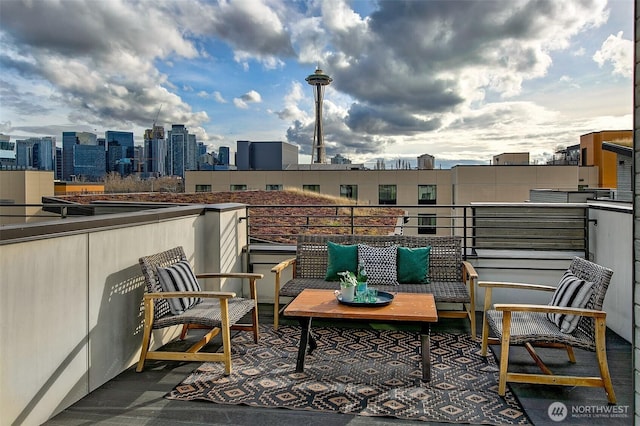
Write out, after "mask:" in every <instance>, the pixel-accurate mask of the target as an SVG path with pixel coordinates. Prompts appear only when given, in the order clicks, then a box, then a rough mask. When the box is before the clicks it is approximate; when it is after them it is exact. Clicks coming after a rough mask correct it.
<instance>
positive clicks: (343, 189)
mask: <svg viewBox="0 0 640 426" xmlns="http://www.w3.org/2000/svg"><path fill="white" fill-rule="evenodd" d="M340 196H341V197H345V198H348V199H350V200H357V199H358V185H340Z"/></svg>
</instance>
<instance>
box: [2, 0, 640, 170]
mask: <svg viewBox="0 0 640 426" xmlns="http://www.w3.org/2000/svg"><path fill="white" fill-rule="evenodd" d="M632 38H633V1H632V0H610V1H606V0H562V1H558V0H547V1H544V0H532V1H526V0H522V1H519V0H496V1H493V0H471V1H464V0H449V1H430V0H411V1H400V0H392V1H365V0H353V1H347V0H311V1H291V0H237V1H233V0H221V1H212V0H167V1H163V0H149V1H145V0H84V1H76V0H1V1H0V133H4V134H5V135H10V136H11V140H15V139H22V138H25V137H31V136H54V137H56V139H57V140H58V144H60V143H61V140H62V132H63V131H91V132H95V133H97V134H98V135H99V136H101V137H102V136H104V132H105V131H106V130H121V131H131V132H134V135H135V139H136V143H137V144H141V143H142V136H143V133H144V129H146V128H150V127H151V126H152V123H153V122H154V120H155V119H156V116H157V117H158V119H157V122H158V123H159V124H162V125H164V126H165V128H167V129H168V128H170V127H171V124H185V125H186V126H187V127H188V129H189V130H190V131H191V132H192V133H195V134H196V135H197V140H198V141H201V142H204V143H206V144H207V145H208V146H209V148H210V149H211V150H215V151H217V150H218V148H219V147H220V146H229V147H230V148H231V149H232V150H235V146H236V141H237V140H252V141H261V140H280V141H287V142H290V143H293V144H296V145H298V146H299V152H300V162H301V163H308V162H309V161H310V158H311V157H310V152H311V147H312V140H313V129H314V111H313V107H314V102H313V91H312V87H311V86H309V85H308V84H307V83H306V81H305V77H307V76H308V75H309V74H312V73H313V72H314V70H315V69H316V67H317V66H320V68H322V70H323V71H324V72H325V73H326V74H329V75H330V76H331V78H333V82H332V83H331V85H330V86H328V87H327V89H326V91H325V101H324V110H323V114H324V120H323V128H324V133H325V146H326V152H327V157H328V158H329V157H332V156H334V155H335V154H337V153H340V154H342V155H344V156H346V157H349V158H351V159H352V160H353V161H354V162H364V163H367V164H368V165H371V164H374V163H375V161H376V160H377V159H384V160H385V161H387V162H391V163H394V162H397V161H398V160H401V159H404V160H411V161H412V164H413V165H415V161H416V157H417V156H418V155H421V154H425V153H427V154H431V155H434V156H435V157H436V166H441V167H448V166H450V165H451V164H455V163H468V162H480V163H484V164H487V163H488V161H489V160H490V159H491V158H492V156H493V155H496V154H500V153H504V152H521V151H528V152H530V153H531V159H532V160H533V161H537V162H542V161H544V160H545V159H546V158H548V157H549V156H550V155H551V154H552V153H553V152H554V151H555V150H556V148H558V147H564V146H568V145H573V144H576V143H579V138H580V135H582V134H585V133H590V132H595V131H600V130H621V129H631V128H632V111H633V107H632V102H633V100H632V93H633V86H632V58H633V43H632Z"/></svg>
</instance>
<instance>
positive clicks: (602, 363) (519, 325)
mask: <svg viewBox="0 0 640 426" xmlns="http://www.w3.org/2000/svg"><path fill="white" fill-rule="evenodd" d="M569 269H571V270H572V271H573V272H574V273H575V274H576V275H577V276H579V277H580V278H582V279H586V280H588V281H592V282H594V293H593V295H592V296H591V298H590V300H589V303H588V304H587V308H585V309H578V308H566V307H557V306H549V305H532V304H506V303H501V304H495V305H494V306H493V309H491V304H492V302H491V299H492V290H493V289H519V290H528V291H546V292H554V291H555V287H552V286H546V285H535V284H522V283H508V282H487V281H481V282H479V283H478V286H479V287H480V288H484V290H485V298H484V317H483V322H482V355H483V356H487V348H488V345H490V344H492V345H493V344H500V345H501V350H500V373H499V383H498V394H499V395H501V396H504V395H505V392H506V384H507V382H514V383H534V384H547V385H571V386H589V387H602V388H604V390H605V392H606V394H607V400H608V402H609V403H611V404H615V403H616V397H615V393H614V390H613V384H612V382H611V376H610V374H609V367H608V363H607V351H606V344H605V333H606V315H607V314H606V313H605V312H604V311H602V310H601V308H602V301H603V300H604V294H605V292H606V289H607V287H608V284H609V281H610V279H611V275H612V274H613V272H612V271H611V270H610V269H608V268H604V267H602V266H600V265H597V264H594V263H592V262H589V261H587V260H585V259H581V258H577V257H576V258H574V260H573V261H572V264H571V266H570V267H569ZM549 299H551V295H550V297H549ZM547 313H559V314H570V315H577V316H580V321H579V323H578V327H577V328H576V330H575V331H574V332H572V333H570V334H567V333H562V332H561V331H560V330H559V328H558V327H557V326H556V325H555V324H553V323H552V322H551V321H549V320H548V319H547V316H546V315H547ZM490 330H491V331H492V332H493V334H494V335H496V336H497V338H491V337H489V332H490ZM514 345H520V346H524V347H525V348H526V350H527V352H529V354H530V355H531V357H532V358H533V360H534V362H535V364H536V365H537V366H538V367H539V368H540V370H541V371H542V374H531V373H515V372H509V371H508V366H509V349H510V346H514ZM534 347H552V348H562V349H564V350H566V351H567V355H568V358H569V361H570V362H571V363H575V362H576V358H575V354H574V350H573V349H574V347H579V348H581V349H585V350H589V351H592V352H595V354H596V358H597V362H598V368H599V373H600V375H599V376H596V377H584V376H558V375H554V374H553V372H552V371H551V370H550V369H549V368H548V367H547V365H545V363H544V362H543V360H542V359H541V358H540V356H539V355H538V353H537V352H536V350H535V348H534Z"/></svg>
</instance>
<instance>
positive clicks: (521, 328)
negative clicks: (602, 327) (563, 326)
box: [486, 309, 595, 351]
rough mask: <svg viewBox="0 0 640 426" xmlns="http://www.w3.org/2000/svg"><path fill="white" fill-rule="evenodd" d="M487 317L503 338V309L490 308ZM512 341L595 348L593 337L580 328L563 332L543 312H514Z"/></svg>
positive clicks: (512, 314)
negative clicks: (570, 331)
mask: <svg viewBox="0 0 640 426" xmlns="http://www.w3.org/2000/svg"><path fill="white" fill-rule="evenodd" d="M486 318H487V322H488V323H489V326H490V328H491V330H493V331H494V333H495V334H496V337H498V338H499V339H501V338H502V311H496V310H493V309H492V310H488V311H486ZM510 342H511V344H512V345H519V344H524V343H527V342H528V343H531V342H538V343H562V344H567V345H570V346H573V347H576V348H581V349H585V350H590V351H594V350H595V342H594V341H593V339H592V338H590V337H589V336H587V335H586V334H584V333H583V332H581V331H580V329H576V330H575V331H574V332H573V334H567V333H563V332H562V331H561V330H560V329H559V328H558V326H556V325H555V324H554V323H552V322H551V321H549V320H548V319H547V314H545V313H543V312H512V313H511V339H510Z"/></svg>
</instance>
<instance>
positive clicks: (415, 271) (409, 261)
mask: <svg viewBox="0 0 640 426" xmlns="http://www.w3.org/2000/svg"><path fill="white" fill-rule="evenodd" d="M430 251H431V247H416V248H409V247H398V282H399V283H400V284H428V283H429V252H430Z"/></svg>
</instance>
